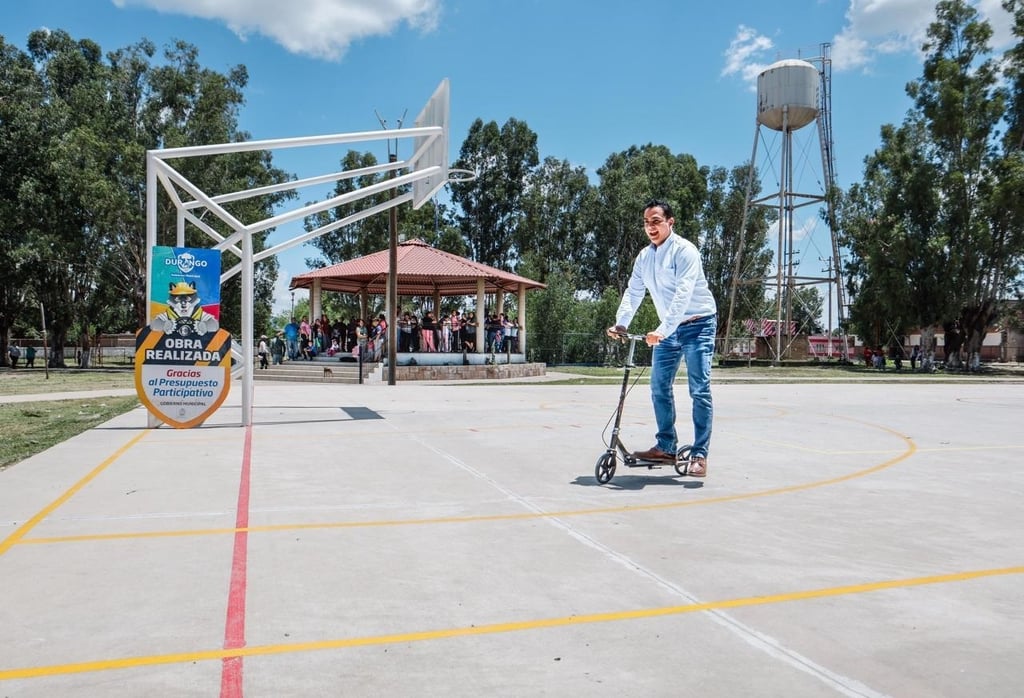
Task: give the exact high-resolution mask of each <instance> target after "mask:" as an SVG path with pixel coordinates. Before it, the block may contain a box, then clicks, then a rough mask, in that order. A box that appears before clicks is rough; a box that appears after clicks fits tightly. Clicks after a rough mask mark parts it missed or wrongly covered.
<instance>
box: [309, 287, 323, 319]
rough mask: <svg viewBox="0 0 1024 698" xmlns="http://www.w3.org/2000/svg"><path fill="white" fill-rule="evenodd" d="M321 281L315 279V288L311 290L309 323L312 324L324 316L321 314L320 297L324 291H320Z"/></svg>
mask: <svg viewBox="0 0 1024 698" xmlns="http://www.w3.org/2000/svg"><path fill="white" fill-rule="evenodd" d="M320 284H321V282H320V279H313V287H312V288H311V289H309V322H310V324H312V322H313V321H314V320H317V319H319V318H320V315H321V314H322V313H321V312H320V296H321V295H322V293H323V292H322V291H321V290H320Z"/></svg>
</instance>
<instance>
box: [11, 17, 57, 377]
mask: <svg viewBox="0 0 1024 698" xmlns="http://www.w3.org/2000/svg"><path fill="white" fill-rule="evenodd" d="M41 93H42V86H41V85H40V83H39V79H38V75H37V74H36V72H35V68H34V66H33V64H32V59H31V57H30V56H29V55H28V54H27V53H24V52H23V51H21V50H20V49H18V48H17V47H15V46H13V45H11V44H9V43H7V42H5V41H4V39H3V37H2V36H0V366H5V365H7V343H8V337H9V335H10V333H11V332H12V331H13V330H14V329H15V327H16V324H17V323H18V319H19V318H20V317H23V316H24V315H25V314H26V313H27V311H28V309H29V307H30V305H31V300H32V299H31V298H30V295H29V293H28V287H29V284H30V282H31V273H30V269H29V266H28V265H27V264H25V258H26V256H28V255H29V254H30V250H29V249H28V247H29V246H28V244H27V237H28V235H29V233H30V232H31V230H32V227H33V226H34V223H33V221H34V220H35V215H34V213H33V211H32V207H31V197H30V196H29V195H30V194H31V192H32V191H34V190H35V189H37V188H38V187H36V186H32V182H34V181H36V180H37V179H38V178H39V177H40V176H41V174H42V172H43V170H44V169H45V154H44V146H45V143H46V134H45V130H44V123H45V122H44V119H43V115H42V101H41ZM37 312H38V311H37ZM23 333H24V331H23Z"/></svg>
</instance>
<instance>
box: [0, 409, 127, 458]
mask: <svg viewBox="0 0 1024 698" xmlns="http://www.w3.org/2000/svg"><path fill="white" fill-rule="evenodd" d="M138 405H139V400H138V398H136V397H134V396H133V397H106V398H90V399H88V400H50V401H46V402H15V403H10V404H6V405H0V424H3V425H4V426H3V431H4V438H3V440H0V470H3V469H4V468H6V467H8V466H10V465H12V464H14V463H18V462H20V461H23V460H25V459H26V458H28V457H29V456H34V455H35V454H37V453H40V452H42V451H45V450H46V449H48V448H50V447H51V446H54V445H56V444H59V443H61V442H62V441H66V440H67V439H70V438H71V437H72V436H77V435H78V434H81V433H82V432H83V431H86V430H88V429H92V428H93V427H95V426H97V425H100V424H102V423H103V422H106V421H107V420H109V419H113V418H114V417H116V416H118V415H120V414H124V413H125V412H127V411H129V410H132V409H134V408H135V407H138Z"/></svg>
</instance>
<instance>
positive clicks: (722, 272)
mask: <svg viewBox="0 0 1024 698" xmlns="http://www.w3.org/2000/svg"><path fill="white" fill-rule="evenodd" d="M705 172H706V177H707V182H708V190H707V198H706V200H705V203H704V207H703V209H702V210H701V213H700V227H701V230H702V231H703V240H702V242H701V247H700V254H701V260H702V262H703V265H704V274H705V276H707V279H708V287H709V288H710V289H711V293H712V295H713V296H714V297H715V300H716V301H717V302H718V312H719V317H720V318H721V320H722V321H723V322H724V321H725V320H726V318H727V313H728V311H729V300H730V297H731V294H732V291H733V283H734V282H737V283H736V287H735V288H736V299H735V303H734V311H733V322H734V323H739V322H742V321H743V320H745V319H748V318H754V317H757V312H758V310H759V309H760V308H761V307H763V305H764V297H765V284H764V283H763V279H765V278H766V277H767V276H768V271H769V269H770V268H771V265H772V261H773V259H774V255H773V253H772V250H771V249H770V248H769V246H768V230H769V228H770V226H771V223H772V222H773V221H774V219H775V218H776V217H777V216H776V213H775V211H774V209H771V208H768V207H765V206H751V207H749V210H748V211H747V224H746V229H745V231H744V234H743V235H742V236H741V235H740V229H741V227H742V226H743V215H744V209H745V208H746V207H747V206H746V201H747V184H748V180H749V178H750V176H751V172H750V165H749V163H748V164H743V165H739V166H737V167H734V168H733V169H731V170H727V169H725V168H724V167H713V168H710V169H709V170H705ZM760 191H761V184H760V182H759V181H758V180H757V179H756V177H755V180H754V181H753V182H750V196H751V198H756V197H757V196H758V194H759V193H760ZM741 239H742V243H741ZM741 244H742V248H741ZM737 256H739V258H738V259H737ZM737 261H738V262H739V263H740V269H739V274H738V275H737V273H736V264H737ZM737 276H738V278H737Z"/></svg>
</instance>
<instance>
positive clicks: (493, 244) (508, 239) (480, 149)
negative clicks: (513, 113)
mask: <svg viewBox="0 0 1024 698" xmlns="http://www.w3.org/2000/svg"><path fill="white" fill-rule="evenodd" d="M538 162H539V155H538V152H537V134H536V133H534V132H533V131H531V130H530V128H529V126H527V125H526V123H525V122H523V121H518V120H517V119H509V120H508V121H506V122H505V124H504V125H503V126H501V128H498V124H497V123H496V122H494V121H491V122H488V123H486V124H485V123H484V122H483V121H482V120H481V119H477V120H476V121H474V122H473V124H472V125H471V126H470V127H469V134H468V135H467V136H466V140H465V141H463V143H462V147H461V148H460V150H459V158H458V160H457V161H456V162H455V164H454V167H456V168H460V169H468V170H473V171H474V172H476V175H477V176H476V179H473V180H471V181H469V182H465V183H456V184H452V185H451V195H452V201H453V203H455V204H456V205H457V206H458V207H459V208H460V212H459V213H458V214H457V215H456V220H457V223H458V225H459V228H460V229H461V230H462V235H463V237H464V238H465V240H466V242H467V244H468V247H469V255H470V257H471V258H472V259H473V260H475V261H477V262H481V263H483V264H487V265H489V266H492V267H496V268H498V269H504V270H506V271H512V270H514V269H515V268H516V267H517V265H518V263H519V261H520V259H521V258H522V255H523V253H524V252H525V250H523V249H522V248H521V247H520V246H519V243H520V242H521V241H522V240H521V239H520V238H519V235H518V232H519V228H520V226H521V225H522V222H523V199H524V197H525V195H526V190H527V186H528V182H529V178H530V175H531V173H532V171H533V168H535V167H536V166H537V164H538Z"/></svg>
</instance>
